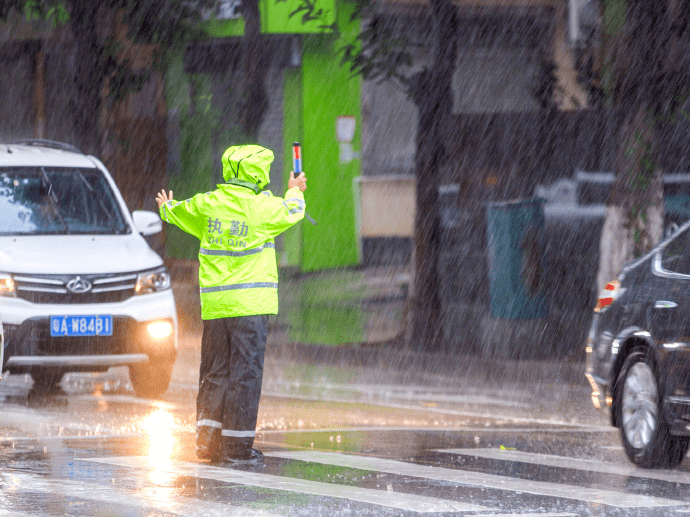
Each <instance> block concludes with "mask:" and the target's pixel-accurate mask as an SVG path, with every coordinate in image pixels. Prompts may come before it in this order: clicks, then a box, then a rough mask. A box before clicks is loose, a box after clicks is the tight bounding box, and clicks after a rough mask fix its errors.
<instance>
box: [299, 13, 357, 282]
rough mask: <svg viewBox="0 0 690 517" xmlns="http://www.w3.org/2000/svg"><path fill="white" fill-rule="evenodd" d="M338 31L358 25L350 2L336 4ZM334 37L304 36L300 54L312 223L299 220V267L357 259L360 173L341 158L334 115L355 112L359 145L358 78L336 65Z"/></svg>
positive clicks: (319, 266)
mask: <svg viewBox="0 0 690 517" xmlns="http://www.w3.org/2000/svg"><path fill="white" fill-rule="evenodd" d="M340 5H341V6H342V7H343V8H341V9H340V10H339V13H338V17H339V23H340V25H341V28H340V30H341V33H342V34H344V35H347V34H348V33H352V32H353V31H356V30H357V27H358V25H357V24H355V23H352V22H350V21H349V12H348V11H350V10H351V9H352V6H350V5H348V4H340ZM340 44H341V42H340V41H338V40H334V38H333V37H332V36H307V37H305V41H304V51H303V57H302V60H303V61H302V73H303V76H302V105H303V114H302V123H303V135H304V136H303V142H302V149H303V159H302V161H303V168H304V170H305V172H306V173H307V176H308V178H309V182H308V189H307V191H306V193H305V198H306V201H307V211H308V212H309V214H310V215H311V216H312V217H313V218H314V219H316V221H317V222H318V225H316V226H312V225H311V224H308V223H307V224H302V259H301V268H300V269H301V270H302V271H315V270H319V269H327V268H335V267H342V266H351V265H356V264H358V260H359V258H358V250H357V232H356V227H355V206H354V197H353V194H352V182H353V179H354V178H355V177H357V176H359V175H360V173H361V172H360V170H361V164H360V160H359V159H355V160H352V161H350V162H349V163H341V161H340V146H339V143H338V141H337V140H336V133H335V127H336V119H337V117H338V116H342V115H350V116H354V117H355V118H356V122H357V124H356V131H355V137H354V140H353V142H352V146H353V148H354V149H355V150H360V149H361V120H362V116H361V103H360V98H361V80H360V78H359V76H354V77H353V76H352V75H351V74H350V72H349V71H348V69H347V68H346V67H345V66H341V65H340V59H339V58H338V54H337V49H338V48H339V45H340Z"/></svg>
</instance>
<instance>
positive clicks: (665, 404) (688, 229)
mask: <svg viewBox="0 0 690 517" xmlns="http://www.w3.org/2000/svg"><path fill="white" fill-rule="evenodd" d="M586 350H587V367H586V376H587V379H588V380H589V382H590V384H591V385H592V402H593V403H594V405H595V406H596V407H599V408H604V407H608V408H610V414H611V423H612V424H613V425H614V426H616V427H618V428H620V431H621V438H622V441H623V446H624V448H625V452H626V454H627V455H628V457H629V458H630V460H631V461H633V462H634V463H635V464H637V465H640V466H641V467H647V468H651V467H674V466H676V465H678V464H679V463H680V462H681V461H682V460H683V458H684V457H685V453H686V452H687V450H688V444H690V223H686V224H684V225H683V226H682V227H681V228H680V229H679V230H678V231H677V232H676V233H675V234H673V235H672V236H671V237H669V238H668V239H666V240H665V241H663V242H662V243H661V244H659V245H658V246H657V247H656V248H655V249H654V250H652V251H651V252H650V253H649V254H647V255H646V256H645V257H642V258H641V259H639V260H637V261H635V262H632V263H630V264H628V265H627V266H626V267H625V268H624V269H623V271H622V272H621V274H620V275H619V277H618V279H617V280H615V281H612V282H610V283H609V284H608V285H607V286H606V287H605V289H604V290H603V291H602V294H601V295H600V297H599V300H598V302H597V305H596V307H595V309H594V317H593V319H592V325H591V328H590V331H589V335H588V338H587V349H586Z"/></svg>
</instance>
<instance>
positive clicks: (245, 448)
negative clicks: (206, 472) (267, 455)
mask: <svg viewBox="0 0 690 517" xmlns="http://www.w3.org/2000/svg"><path fill="white" fill-rule="evenodd" d="M222 443H223V448H222V454H221V455H220V458H219V460H218V461H217V462H216V464H217V465H218V466H219V467H230V468H232V467H239V466H244V465H247V466H263V464H264V455H263V453H262V452H261V451H259V450H257V449H254V448H253V447H252V445H253V444H254V438H231V437H226V436H223V437H222Z"/></svg>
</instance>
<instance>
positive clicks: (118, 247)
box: [0, 140, 177, 397]
mask: <svg viewBox="0 0 690 517" xmlns="http://www.w3.org/2000/svg"><path fill="white" fill-rule="evenodd" d="M161 229H162V223H161V221H160V218H159V217H158V214H155V213H153V212H147V211H141V210H138V211H134V212H133V213H132V214H130V213H129V211H128V209H127V206H126V205H125V202H124V200H123V199H122V195H121V194H120V192H119V190H118V189H117V186H116V185H115V182H114V181H113V179H112V177H111V176H110V174H109V173H108V171H107V170H106V168H105V167H104V165H103V164H102V163H101V162H100V161H99V160H98V159H96V158H94V157H93V156H87V155H85V154H83V153H81V152H80V151H79V150H78V149H76V148H75V147H73V146H71V145H69V144H63V143H60V142H52V141H46V140H25V141H21V142H18V143H15V144H0V317H1V318H2V322H3V330H4V341H5V344H4V359H3V363H2V370H1V371H3V372H4V371H9V372H10V373H30V374H31V376H32V378H33V380H34V383H35V384H34V385H35V386H38V387H42V388H45V389H50V388H53V387H55V386H56V385H57V384H58V383H59V382H60V380H61V378H62V376H63V374H65V373H67V372H79V371H82V372H83V371H87V372H93V371H106V370H107V369H108V368H109V367H111V366H124V365H126V366H128V367H129V374H130V379H131V381H132V385H133V387H134V390H135V392H136V394H137V395H139V396H142V397H157V396H159V395H160V394H162V393H163V392H164V391H165V390H166V389H167V388H168V384H169V382H170V376H171V373H172V368H173V363H174V362H175V358H176V356H177V312H176V309H175V300H174V298H173V293H172V289H171V286H170V275H169V274H168V271H167V270H166V268H165V267H164V265H163V260H162V259H161V257H160V256H159V255H158V254H156V253H155V252H154V251H153V250H152V249H151V248H150V247H149V245H148V244H147V242H146V240H145V239H144V237H143V235H151V234H155V233H157V232H160V231H161ZM0 357H2V355H0Z"/></svg>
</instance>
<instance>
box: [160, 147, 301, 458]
mask: <svg viewBox="0 0 690 517" xmlns="http://www.w3.org/2000/svg"><path fill="white" fill-rule="evenodd" d="M272 161H273V152H271V151H270V150H269V149H266V148H264V147H261V146H258V145H240V146H234V147H230V148H229V149H228V150H227V151H225V153H224V154H223V157H222V163H223V179H224V180H225V183H224V184H221V185H218V188H217V189H216V190H214V191H212V192H207V193H205V194H197V195H195V196H194V197H192V198H191V199H187V200H186V201H175V200H174V199H173V193H172V191H170V192H169V194H167V195H166V193H165V190H162V191H161V192H160V193H159V194H158V195H157V197H156V201H157V203H158V206H159V210H160V215H161V218H162V219H163V220H164V221H166V222H168V223H172V224H175V225H176V226H178V227H179V228H181V229H182V230H184V231H185V232H187V233H190V234H192V235H194V236H196V237H197V238H199V240H200V241H201V246H200V248H199V289H200V293H201V318H202V319H203V334H202V338H201V365H200V371H199V393H198V396H197V424H196V431H197V432H196V447H197V456H199V457H200V458H203V459H210V460H211V461H212V462H214V463H219V464H221V465H228V466H229V465H236V464H242V463H251V464H260V463H261V462H262V460H263V454H262V453H261V452H260V451H258V450H256V449H254V448H253V444H254V436H255V432H256V420H257V415H258V410H259V399H260V397H261V381H262V378H263V367H264V351H265V348H266V339H267V334H268V328H267V327H268V315H269V314H277V313H278V268H277V265H276V254H275V243H274V238H275V237H276V236H277V235H279V234H280V233H282V232H283V231H285V230H287V229H288V228H289V227H291V226H292V225H294V224H295V223H297V222H298V221H300V220H302V218H303V217H304V214H305V203H304V195H303V194H302V192H304V190H306V188H307V185H306V177H305V175H304V173H300V174H299V175H298V176H297V177H295V175H294V172H291V173H290V179H289V180H288V190H287V192H286V194H285V198H284V199H283V198H279V197H274V196H273V195H272V194H271V192H270V191H267V190H264V189H265V188H266V186H267V185H268V182H269V174H268V172H269V168H270V165H271V162H272Z"/></svg>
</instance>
